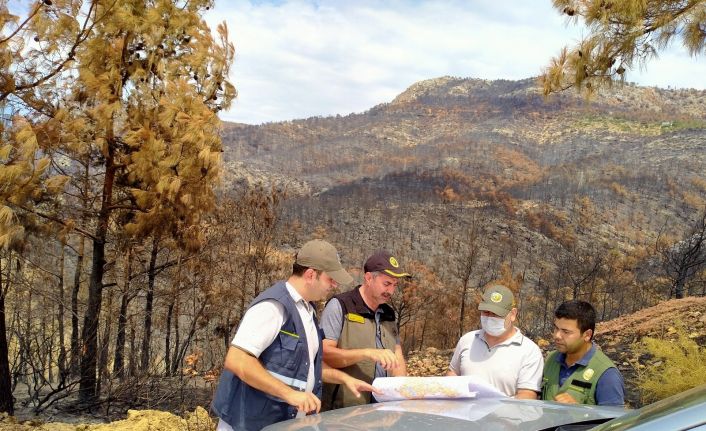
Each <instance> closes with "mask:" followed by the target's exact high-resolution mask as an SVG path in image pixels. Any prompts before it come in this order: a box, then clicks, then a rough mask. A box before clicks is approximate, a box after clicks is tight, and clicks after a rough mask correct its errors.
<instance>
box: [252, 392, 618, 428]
mask: <svg viewBox="0 0 706 431" xmlns="http://www.w3.org/2000/svg"><path fill="white" fill-rule="evenodd" d="M623 414H625V410H624V409H622V408H619V407H600V406H586V405H566V404H558V403H554V402H546V401H535V400H517V399H512V398H483V399H464V400H459V399H454V400H405V401H391V402H385V403H378V404H368V405H363V406H357V407H348V408H344V409H338V410H332V411H328V412H324V413H322V414H319V415H312V416H308V417H306V418H301V419H293V420H290V421H285V422H280V423H279V424H275V425H272V426H270V427H268V428H266V429H267V430H269V431H284V430H307V429H310V430H320V431H324V430H361V429H364V430H415V431H416V430H435V431H455V430H464V431H474V430H488V429H492V430H527V431H537V430H543V429H546V428H552V427H556V426H559V425H566V424H575V423H584V422H588V423H591V422H592V421H596V422H593V423H601V422H603V421H606V420H609V419H612V418H615V417H618V416H620V415H623Z"/></svg>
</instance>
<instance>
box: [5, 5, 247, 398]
mask: <svg viewBox="0 0 706 431" xmlns="http://www.w3.org/2000/svg"><path fill="white" fill-rule="evenodd" d="M50 3H51V4H53V6H51V7H46V5H47V4H50ZM82 3H83V2H80V1H73V2H70V1H65V2H58V1H57V2H44V3H43V4H44V5H45V6H36V8H40V9H42V10H43V11H40V12H37V13H34V12H32V11H34V10H35V9H32V10H31V11H30V15H29V18H28V21H27V24H25V25H24V27H22V29H21V31H19V32H18V33H17V34H15V35H14V36H13V35H12V34H11V33H8V34H6V33H7V32H5V31H4V32H3V34H4V35H5V36H3V37H4V38H5V39H4V40H5V42H3V44H11V43H13V42H14V41H15V40H20V39H21V40H28V38H30V39H33V38H36V39H38V40H39V42H36V43H38V44H39V47H40V48H41V47H42V44H43V43H45V44H46V45H47V46H51V47H52V48H51V49H53V50H54V51H52V52H55V54H54V55H55V56H56V57H57V58H60V57H61V58H65V59H68V60H67V61H65V62H63V63H62V62H61V61H60V60H57V61H56V64H60V65H61V71H60V72H55V73H53V74H52V73H51V72H52V71H53V70H54V69H51V68H50V67H49V66H48V65H40V67H38V69H37V70H38V72H36V73H35V72H32V71H28V69H25V68H21V67H20V63H21V62H22V61H25V57H24V56H23V55H22V51H21V50H17V49H15V50H14V51H13V52H14V53H15V54H16V57H15V58H14V60H12V61H14V63H13V62H11V63H10V64H9V66H8V67H9V68H10V69H14V73H13V74H12V75H13V76H17V77H15V78H13V79H14V80H15V82H34V81H32V80H33V79H34V80H35V81H41V77H43V76H49V78H46V79H45V80H43V81H41V82H39V83H38V84H36V85H35V86H34V87H32V88H31V91H30V90H29V88H30V87H28V86H27V85H25V84H23V85H17V84H14V88H15V90H12V91H8V94H9V95H8V96H4V98H5V99H7V100H14V101H16V103H18V104H22V106H25V107H31V108H32V109H24V110H21V111H18V112H22V113H23V114H24V118H19V117H18V118H17V119H16V120H14V121H13V123H12V129H13V130H14V131H15V132H14V135H13V137H12V139H11V140H10V141H9V142H10V144H9V145H10V149H9V150H8V149H5V148H6V145H3V146H0V148H2V151H1V152H0V156H3V154H6V155H5V156H3V157H0V160H2V165H1V166H0V177H2V178H4V179H5V180H4V181H3V188H2V191H0V197H1V198H2V201H0V205H2V206H0V209H1V210H2V214H4V215H3V216H2V217H1V218H0V222H2V223H0V225H1V226H0V240H2V241H4V243H9V241H11V240H13V239H15V240H16V239H18V238H21V237H22V233H23V232H22V229H23V224H22V219H21V217H19V216H16V214H27V215H28V216H32V217H37V216H38V217H42V218H44V219H46V220H51V221H52V222H54V223H56V224H58V225H60V226H62V227H63V228H64V229H67V230H73V231H75V232H78V233H81V234H82V235H84V236H85V237H86V238H88V240H89V242H90V243H92V251H91V253H92V255H91V269H90V278H89V291H88V304H87V308H86V314H85V316H84V319H83V327H82V333H81V345H82V349H81V364H80V375H81V382H80V391H79V393H80V398H81V400H82V401H85V402H90V401H93V400H94V399H95V398H96V397H97V396H98V394H97V391H96V361H97V331H98V322H99V317H100V313H101V302H102V290H103V277H104V275H105V271H106V253H107V252H108V251H109V249H108V248H107V247H108V246H109V244H110V243H111V241H114V240H115V239H116V238H119V237H121V236H149V235H160V234H166V235H170V236H174V237H175V238H177V239H178V242H179V243H180V244H182V245H183V246H184V247H185V248H188V249H195V248H198V246H199V236H198V235H191V234H190V233H192V232H198V229H196V226H198V224H199V223H200V220H201V214H203V213H205V212H207V211H209V210H211V209H212V207H213V202H214V194H213V191H212V188H213V186H214V184H215V182H216V181H217V179H218V176H219V169H220V158H221V143H220V138H219V127H220V122H219V120H218V117H217V115H216V113H217V111H218V110H220V109H223V108H226V107H228V106H229V104H230V102H231V100H232V98H233V97H234V96H235V89H234V87H233V86H232V84H230V83H229V82H228V80H227V78H228V72H229V66H230V64H231V62H232V59H233V54H234V49H233V46H232V44H231V43H230V42H229V41H228V34H227V29H226V27H225V26H224V25H221V26H219V27H218V31H217V35H216V36H215V37H214V35H213V34H212V33H211V30H210V29H209V28H208V26H207V25H206V24H205V22H204V21H203V19H202V17H201V15H202V13H203V12H204V11H205V10H206V9H208V8H210V7H211V6H212V3H213V2H212V1H209V0H190V1H178V0H174V1H169V0H150V1H144V0H142V1H139V0H126V1H120V2H115V1H102V0H95V1H93V2H90V3H89V4H88V5H84V6H83V7H82V6H81V5H82ZM47 16H56V17H58V18H57V19H54V20H48V19H47V18H46V17H47ZM59 29H65V30H63V31H64V33H61V32H60V31H59ZM57 33H61V34H66V36H64V37H60V38H53V39H52V38H48V37H47V35H51V34H57ZM68 35H73V37H69V36H68ZM36 39H35V40H36ZM45 40H46V42H43V41H45ZM17 46H19V42H17ZM3 49H4V48H3ZM42 49H43V48H42ZM47 49H48V50H49V48H47ZM37 55H38V54H37ZM62 55H63V57H62ZM55 68H56V66H55ZM3 73H4V72H3ZM22 73H27V74H28V75H32V74H34V75H36V76H35V77H34V78H33V76H34V75H33V76H23V75H22ZM8 75H9V74H3V77H6V76H8ZM49 83H50V84H51V85H48V84H49ZM11 87H12V86H8V85H5V86H4V87H3V91H6V89H10V88H11ZM18 88H20V89H21V91H20V90H18ZM25 88H27V90H25ZM30 93H31V94H30ZM3 94H4V93H3ZM17 166H21V167H22V169H20V168H18V167H17ZM85 171H87V178H89V180H90V184H89V185H88V188H89V191H88V193H89V194H90V195H91V199H89V201H90V202H91V206H90V208H82V209H81V213H82V216H81V219H80V221H77V220H78V218H77V217H75V215H76V214H75V213H74V214H72V211H71V209H72V206H75V207H80V205H79V204H78V203H77V202H76V201H75V199H73V198H72V197H71V196H72V193H71V190H70V189H71V187H73V185H71V184H69V185H68V186H67V191H68V192H69V193H67V194H66V195H64V196H62V197H61V199H57V200H55V201H54V205H53V206H52V207H51V210H52V211H40V209H39V208H38V207H33V206H30V204H29V203H30V202H34V201H37V199H38V198H40V197H42V196H47V197H50V196H51V193H52V192H54V193H56V191H58V190H61V189H62V186H63V185H64V184H65V182H66V178H67V177H73V178H78V177H82V175H84V173H85ZM6 183H7V184H8V185H7V186H5V184H6Z"/></svg>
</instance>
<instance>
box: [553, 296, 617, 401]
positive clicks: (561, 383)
mask: <svg viewBox="0 0 706 431" xmlns="http://www.w3.org/2000/svg"><path fill="white" fill-rule="evenodd" d="M595 331H596V310H594V309H593V306H592V305H591V304H589V303H588V302H585V301H576V300H574V301H566V302H564V303H563V304H561V305H560V306H559V307H558V308H557V309H556V311H555V312H554V345H555V347H556V351H553V352H551V353H550V354H549V355H548V356H547V360H546V361H545V362H544V378H543V384H542V399H545V400H553V401H557V402H560V403H567V404H593V405H596V404H597V405H604V406H622V405H624V404H625V388H624V383H623V376H622V375H621V374H620V371H618V369H617V368H616V367H615V364H613V362H612V361H611V360H610V359H608V357H607V356H606V355H605V354H604V353H603V352H602V351H601V350H600V349H598V346H597V345H596V344H595V343H593V334H594V333H595Z"/></svg>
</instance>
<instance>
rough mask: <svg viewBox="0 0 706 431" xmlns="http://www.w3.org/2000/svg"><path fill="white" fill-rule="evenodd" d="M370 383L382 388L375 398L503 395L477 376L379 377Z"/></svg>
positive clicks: (491, 396)
mask: <svg viewBox="0 0 706 431" xmlns="http://www.w3.org/2000/svg"><path fill="white" fill-rule="evenodd" d="M373 386H375V387H376V388H377V389H378V390H380V391H381V392H382V393H381V394H373V395H374V396H375V399H376V400H377V401H395V400H419V399H435V398H436V399H442V398H476V397H483V398H497V397H504V396H505V394H503V393H502V392H500V391H498V390H497V389H495V387H493V386H492V385H490V384H488V383H486V382H485V381H484V380H482V379H480V378H479V377H477V376H447V377H378V378H376V379H375V380H373Z"/></svg>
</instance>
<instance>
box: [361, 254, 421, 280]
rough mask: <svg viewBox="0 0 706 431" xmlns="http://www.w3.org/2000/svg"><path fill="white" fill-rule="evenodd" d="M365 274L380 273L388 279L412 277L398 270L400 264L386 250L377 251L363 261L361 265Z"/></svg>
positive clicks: (400, 269)
mask: <svg viewBox="0 0 706 431" xmlns="http://www.w3.org/2000/svg"><path fill="white" fill-rule="evenodd" d="M363 270H364V271H365V272H382V273H383V274H387V275H389V276H390V277H395V278H402V277H411V276H412V275H411V274H409V273H407V272H404V271H403V270H402V268H400V263H399V262H398V261H397V259H396V258H395V257H394V256H393V255H392V254H391V253H390V252H389V251H387V250H378V251H376V252H375V253H374V254H373V255H372V256H370V257H369V258H368V260H366V261H365V265H363Z"/></svg>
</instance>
